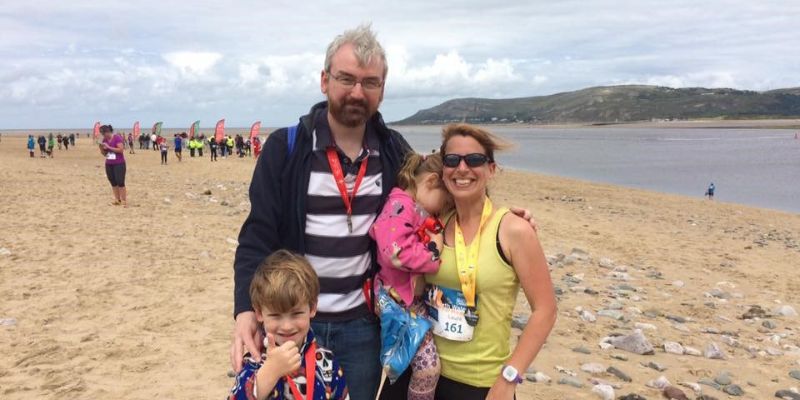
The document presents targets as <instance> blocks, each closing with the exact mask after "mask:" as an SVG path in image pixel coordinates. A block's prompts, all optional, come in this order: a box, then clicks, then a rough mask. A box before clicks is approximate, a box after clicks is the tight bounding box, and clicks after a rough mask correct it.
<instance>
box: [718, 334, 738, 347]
mask: <svg viewBox="0 0 800 400" xmlns="http://www.w3.org/2000/svg"><path fill="white" fill-rule="evenodd" d="M719 340H721V341H722V343H725V344H727V345H728V346H731V347H739V341H738V340H736V339H734V338H733V337H731V336H728V335H722V336H720V338H719Z"/></svg>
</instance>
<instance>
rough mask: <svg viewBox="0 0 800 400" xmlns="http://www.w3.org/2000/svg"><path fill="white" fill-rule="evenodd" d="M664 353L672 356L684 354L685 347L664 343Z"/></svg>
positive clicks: (678, 344) (674, 343) (673, 343)
mask: <svg viewBox="0 0 800 400" xmlns="http://www.w3.org/2000/svg"><path fill="white" fill-rule="evenodd" d="M664 351H665V352H667V353H670V354H678V355H682V354H683V346H681V345H680V343H676V342H664Z"/></svg>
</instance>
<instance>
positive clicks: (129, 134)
mask: <svg viewBox="0 0 800 400" xmlns="http://www.w3.org/2000/svg"><path fill="white" fill-rule="evenodd" d="M128 153H130V154H134V153H135V151H134V150H133V134H132V133H130V132H128Z"/></svg>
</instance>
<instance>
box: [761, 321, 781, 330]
mask: <svg viewBox="0 0 800 400" xmlns="http://www.w3.org/2000/svg"><path fill="white" fill-rule="evenodd" d="M761 326H763V327H764V328H767V329H775V328H777V327H778V324H776V323H775V322H773V321H772V320H769V319H767V320H764V322H762V323H761Z"/></svg>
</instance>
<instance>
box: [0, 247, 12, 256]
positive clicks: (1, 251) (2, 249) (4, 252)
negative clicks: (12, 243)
mask: <svg viewBox="0 0 800 400" xmlns="http://www.w3.org/2000/svg"><path fill="white" fill-rule="evenodd" d="M10 255H11V250H9V249H7V248H5V247H0V256H10Z"/></svg>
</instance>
